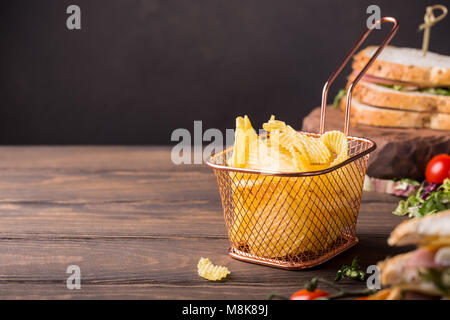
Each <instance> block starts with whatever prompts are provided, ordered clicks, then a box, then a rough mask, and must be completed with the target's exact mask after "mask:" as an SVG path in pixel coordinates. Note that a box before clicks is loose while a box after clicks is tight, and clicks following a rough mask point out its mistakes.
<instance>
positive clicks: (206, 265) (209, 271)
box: [197, 257, 231, 281]
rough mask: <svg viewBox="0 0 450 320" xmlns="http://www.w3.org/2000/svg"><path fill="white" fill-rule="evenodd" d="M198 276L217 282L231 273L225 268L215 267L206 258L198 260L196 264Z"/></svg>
mask: <svg viewBox="0 0 450 320" xmlns="http://www.w3.org/2000/svg"><path fill="white" fill-rule="evenodd" d="M197 272H198V275H199V276H200V277H202V278H204V279H207V280H210V281H218V280H222V279H224V278H226V277H227V276H228V275H229V274H230V273H231V272H230V270H228V268H227V267H223V266H215V265H213V264H212V262H211V261H210V260H209V259H208V258H203V257H202V258H200V261H199V262H198V264H197Z"/></svg>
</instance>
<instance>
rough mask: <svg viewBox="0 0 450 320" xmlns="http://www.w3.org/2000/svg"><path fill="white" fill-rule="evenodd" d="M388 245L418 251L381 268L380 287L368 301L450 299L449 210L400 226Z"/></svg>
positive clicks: (387, 263)
mask: <svg viewBox="0 0 450 320" xmlns="http://www.w3.org/2000/svg"><path fill="white" fill-rule="evenodd" d="M388 243H389V244H390V245H395V246H403V245H417V246H418V249H416V250H414V251H412V252H408V253H404V254H400V255H397V256H395V257H393V258H389V259H386V260H385V261H383V262H380V263H379V264H378V267H379V268H380V271H381V284H382V285H383V286H390V288H388V289H384V290H381V291H379V292H378V293H376V294H375V295H374V296H371V297H369V299H382V300H401V299H424V298H438V299H439V298H446V299H449V298H450V210H447V211H442V212H440V213H437V214H434V215H429V216H426V217H424V218H419V219H412V220H409V221H405V222H403V223H401V224H400V225H399V226H398V227H397V228H396V229H395V230H394V231H393V232H392V234H391V236H390V238H389V240H388Z"/></svg>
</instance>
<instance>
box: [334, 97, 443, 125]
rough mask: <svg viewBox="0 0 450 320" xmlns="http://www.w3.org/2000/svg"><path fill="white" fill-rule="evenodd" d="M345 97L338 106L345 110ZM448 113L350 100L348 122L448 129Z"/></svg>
mask: <svg viewBox="0 0 450 320" xmlns="http://www.w3.org/2000/svg"><path fill="white" fill-rule="evenodd" d="M345 103H346V101H345V99H341V102H340V108H341V110H342V111H344V110H345ZM449 119H450V114H445V113H431V112H416V111H409V110H398V109H397V110H396V109H389V108H383V107H373V106H369V105H366V104H363V103H361V102H359V101H357V100H356V99H353V100H352V105H351V110H350V123H351V124H363V125H368V126H374V127H391V128H429V129H435V130H450V121H449Z"/></svg>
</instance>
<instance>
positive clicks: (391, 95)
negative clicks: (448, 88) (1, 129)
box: [353, 81, 450, 114]
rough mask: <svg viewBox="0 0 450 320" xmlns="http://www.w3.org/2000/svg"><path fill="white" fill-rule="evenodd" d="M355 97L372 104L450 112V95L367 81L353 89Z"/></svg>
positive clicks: (413, 109) (361, 82)
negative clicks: (392, 86) (415, 90)
mask: <svg viewBox="0 0 450 320" xmlns="http://www.w3.org/2000/svg"><path fill="white" fill-rule="evenodd" d="M353 97H354V98H355V99H356V100H358V101H360V102H362V103H364V104H368V105H371V106H381V107H386V108H392V109H399V110H411V111H418V112H440V113H449V114H450V96H444V95H437V94H427V93H419V92H403V91H397V90H393V89H389V88H384V87H381V86H378V85H376V84H373V83H369V82H366V81H360V82H358V84H357V85H356V86H355V88H354V89H353Z"/></svg>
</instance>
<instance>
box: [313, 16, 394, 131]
mask: <svg viewBox="0 0 450 320" xmlns="http://www.w3.org/2000/svg"><path fill="white" fill-rule="evenodd" d="M383 22H391V23H392V24H393V26H392V29H391V31H389V33H388V35H387V36H386V38H385V39H384V40H383V42H382V43H381V44H380V46H379V47H378V49H377V51H376V52H375V54H374V55H373V56H372V57H371V58H370V60H369V62H367V64H366V65H365V66H364V68H363V69H362V70H361V71H360V72H359V73H358V75H357V76H356V77H355V79H353V81H352V82H351V83H350V86H349V87H348V89H347V97H346V101H347V103H346V105H345V122H344V133H345V135H348V128H349V121H350V105H351V101H352V92H353V88H354V87H355V85H356V84H357V83H358V81H359V80H360V79H361V78H362V76H363V75H364V74H365V73H366V71H367V69H369V67H370V66H371V65H372V63H373V62H374V61H375V59H376V58H377V57H378V55H379V54H380V53H381V51H383V49H384V47H386V46H387V44H388V43H389V42H390V41H391V40H392V38H393V37H394V35H395V33H396V32H397V30H398V23H397V20H396V19H395V18H393V17H383V18H381V19H380V20H377V21H376V22H375V23H374V24H373V25H372V26H371V27H370V28H368V29H367V30H366V31H365V32H364V33H363V35H362V36H361V38H360V39H359V40H358V42H357V43H356V44H355V46H354V47H353V48H352V49H351V50H350V52H349V53H348V54H347V56H346V57H345V59H344V60H343V61H342V62H341V64H340V65H339V67H338V68H337V69H336V70H335V71H334V72H333V74H332V75H331V76H330V77H329V78H328V81H327V82H325V85H324V86H323V90H322V104H321V108H320V134H323V133H324V131H325V115H326V107H327V97H328V89H329V88H330V85H331V84H332V83H333V81H334V80H335V79H336V77H337V76H338V75H339V74H340V73H341V71H342V69H344V66H345V65H346V64H347V62H348V61H349V60H350V58H351V57H352V56H353V54H354V53H355V51H356V50H357V49H358V48H359V47H360V46H361V44H362V43H363V42H364V40H366V38H367V36H368V35H369V33H370V32H371V31H372V30H373V29H374V28H375V27H376V26H377V25H378V24H381V23H383Z"/></svg>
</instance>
